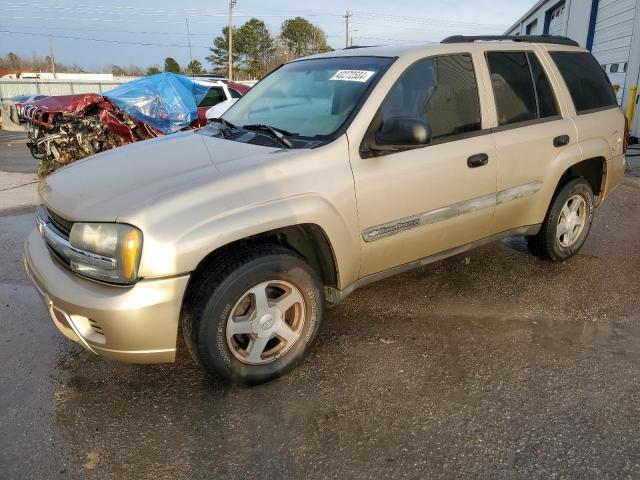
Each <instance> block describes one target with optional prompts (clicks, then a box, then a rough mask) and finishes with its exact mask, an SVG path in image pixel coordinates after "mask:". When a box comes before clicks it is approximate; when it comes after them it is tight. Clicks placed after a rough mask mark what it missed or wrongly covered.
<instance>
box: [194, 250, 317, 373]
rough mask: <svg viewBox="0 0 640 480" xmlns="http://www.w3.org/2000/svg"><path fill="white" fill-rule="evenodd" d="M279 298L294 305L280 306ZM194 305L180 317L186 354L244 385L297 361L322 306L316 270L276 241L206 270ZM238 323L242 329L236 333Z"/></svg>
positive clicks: (310, 341)
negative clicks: (288, 339) (248, 329)
mask: <svg viewBox="0 0 640 480" xmlns="http://www.w3.org/2000/svg"><path fill="white" fill-rule="evenodd" d="M252 292H258V293H257V294H256V293H252ZM262 292H264V294H265V296H262V295H261V293H262ZM274 296H275V299H273V297H274ZM258 298H261V300H258ZM281 299H287V300H288V301H289V302H293V301H295V302H296V303H295V304H293V306H291V307H288V309H286V310H285V308H284V306H283V307H282V309H281V310H280V309H279V308H278V305H281V304H282V305H284V304H285V303H286V302H282V300H281ZM292 299H293V300H292ZM265 300H266V302H265ZM190 305H191V307H190V308H189V310H190V312H189V313H187V314H185V315H184V317H183V320H182V327H183V335H184V338H185V342H186V344H187V348H188V350H189V352H190V353H191V355H192V356H193V357H194V359H195V360H196V362H197V363H198V364H199V365H200V367H201V368H202V369H203V370H204V371H205V372H206V373H207V374H208V375H211V376H214V377H215V376H219V377H221V378H222V379H223V380H225V381H228V382H232V383H237V384H243V385H256V384H260V383H264V382H267V381H269V380H273V379H275V378H277V377H279V376H281V375H283V374H285V373H286V372H288V371H289V370H291V369H292V368H294V367H295V366H296V365H298V364H299V363H300V362H301V361H302V359H303V358H304V357H305V356H306V355H307V354H308V353H309V351H310V350H311V348H312V347H313V345H314V343H315V340H316V338H317V336H318V333H319V331H320V328H321V325H322V321H323V319H324V311H325V304H324V296H323V288H322V281H321V280H320V278H319V277H318V274H317V273H316V272H315V271H314V270H313V269H312V268H311V267H310V266H309V265H308V264H307V263H306V262H305V261H304V260H303V259H302V258H301V257H299V256H298V255H297V254H296V253H294V252H292V251H291V250H288V249H286V248H283V247H279V246H271V245H266V246H255V247H250V248H248V249H245V250H242V251H238V252H236V253H235V254H233V255H232V256H231V257H229V258H228V259H227V260H226V261H225V262H223V264H221V265H219V266H214V267H213V268H211V269H210V270H208V271H206V272H205V273H204V275H202V276H201V277H200V279H199V284H198V286H197V287H196V290H195V292H194V296H193V297H192V299H191V304H190ZM260 306H262V308H259V307H260ZM267 307H268V308H267ZM238 312H240V313H238ZM265 312H266V313H265ZM236 319H240V320H243V321H239V320H236ZM284 323H286V325H284ZM248 324H250V327H249V328H250V331H249V332H247V327H246V325H248ZM285 327H288V330H287V328H285ZM236 329H238V330H243V331H242V333H239V334H237V335H235V334H233V332H235V331H236ZM285 330H286V332H285ZM280 332H284V333H286V335H287V338H290V339H291V340H290V341H287V340H285V337H283V336H280ZM269 335H273V336H272V337H269ZM289 335H291V337H289ZM294 336H295V339H293V337H294ZM267 337H269V339H268V340H265V339H266V338H267ZM265 341H266V342H267V343H266V344H265V345H264V347H262V345H263V344H262V343H261V342H265ZM261 348H264V351H262V350H261ZM258 351H260V352H263V353H262V354H260V356H258Z"/></svg>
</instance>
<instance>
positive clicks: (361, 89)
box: [223, 57, 393, 137]
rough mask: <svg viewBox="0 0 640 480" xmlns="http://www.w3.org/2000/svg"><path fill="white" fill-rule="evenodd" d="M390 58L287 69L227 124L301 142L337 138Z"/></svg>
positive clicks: (239, 106)
mask: <svg viewBox="0 0 640 480" xmlns="http://www.w3.org/2000/svg"><path fill="white" fill-rule="evenodd" d="M392 61H393V59H392V58H381V57H332V58H318V59H311V60H300V61H297V62H292V63H288V64H286V65H284V66H282V67H281V68H279V69H278V70H276V71H275V72H273V73H272V74H271V75H269V76H268V77H266V78H265V79H264V80H262V81H261V82H260V83H258V84H257V85H256V86H255V87H253V88H252V89H251V90H249V91H248V92H247V94H246V95H245V96H244V97H242V98H241V99H240V100H238V102H237V103H236V104H235V105H234V106H233V107H231V108H230V109H229V110H228V111H227V112H226V113H225V114H224V115H223V118H224V119H225V120H227V121H228V122H231V123H232V124H234V125H236V126H238V127H244V126H245V125H257V124H264V125H269V126H270V127H274V128H277V129H281V130H283V131H287V132H290V133H291V134H292V135H298V136H302V137H318V136H327V135H331V134H333V133H335V132H336V131H337V130H339V129H340V127H341V126H342V125H343V124H344V122H345V121H346V120H347V119H348V118H349V116H350V115H351V113H352V112H353V111H354V109H355V108H356V106H357V105H358V104H359V102H360V101H361V100H362V99H363V98H364V96H365V94H366V93H367V92H368V90H369V87H370V86H371V85H372V83H373V82H374V81H375V80H376V78H377V77H378V76H379V75H381V74H382V73H383V71H384V70H385V69H386V68H387V67H388V65H389V64H390V63H391V62H392Z"/></svg>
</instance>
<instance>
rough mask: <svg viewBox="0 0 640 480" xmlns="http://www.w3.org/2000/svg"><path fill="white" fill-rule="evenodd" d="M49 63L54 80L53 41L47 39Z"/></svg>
mask: <svg viewBox="0 0 640 480" xmlns="http://www.w3.org/2000/svg"><path fill="white" fill-rule="evenodd" d="M49 61H50V62H51V73H53V78H56V59H55V58H54V57H53V40H51V37H49Z"/></svg>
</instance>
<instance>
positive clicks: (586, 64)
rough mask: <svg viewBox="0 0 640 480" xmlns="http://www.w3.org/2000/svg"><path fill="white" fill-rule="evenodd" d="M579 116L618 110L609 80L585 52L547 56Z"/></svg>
mask: <svg viewBox="0 0 640 480" xmlns="http://www.w3.org/2000/svg"><path fill="white" fill-rule="evenodd" d="M550 54H551V58H552V59H553V61H554V62H555V64H556V66H557V67H558V70H560V74H561V75H562V78H564V81H565V83H566V84H567V88H568V89H569V93H570V94H571V98H572V100H573V104H574V105H575V107H576V111H577V112H578V114H583V113H589V112H592V111H595V110H601V109H605V108H613V107H617V106H618V101H617V100H616V95H615V93H614V91H613V86H612V85H611V82H610V81H609V77H607V74H606V73H605V72H604V71H603V70H602V67H601V66H600V64H599V63H598V61H597V60H596V59H595V58H594V57H593V55H591V54H590V53H586V52H550Z"/></svg>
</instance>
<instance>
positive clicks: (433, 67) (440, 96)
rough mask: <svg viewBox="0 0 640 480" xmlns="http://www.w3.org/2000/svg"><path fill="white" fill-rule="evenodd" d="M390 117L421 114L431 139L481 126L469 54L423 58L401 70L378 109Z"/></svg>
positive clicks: (383, 116)
mask: <svg viewBox="0 0 640 480" xmlns="http://www.w3.org/2000/svg"><path fill="white" fill-rule="evenodd" d="M380 112H381V114H382V121H383V122H384V121H386V120H388V119H390V118H392V117H418V118H422V119H423V120H424V121H425V122H427V124H428V125H429V126H430V127H431V131H432V139H433V140H437V139H440V138H444V137H448V136H451V135H458V134H461V133H467V132H473V131H476V130H480V129H481V117H480V101H479V99H478V84H477V82H476V76H475V72H474V70H473V61H472V60H471V55H468V54H456V55H446V56H441V57H433V58H426V59H424V60H420V61H419V62H417V63H415V64H414V65H412V66H411V67H409V69H408V70H407V71H406V72H405V73H403V74H402V76H401V77H400V79H399V80H398V82H396V84H395V85H394V86H393V88H392V89H391V92H389V96H388V97H387V98H386V100H385V102H384V104H383V105H382V108H381V110H380Z"/></svg>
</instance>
